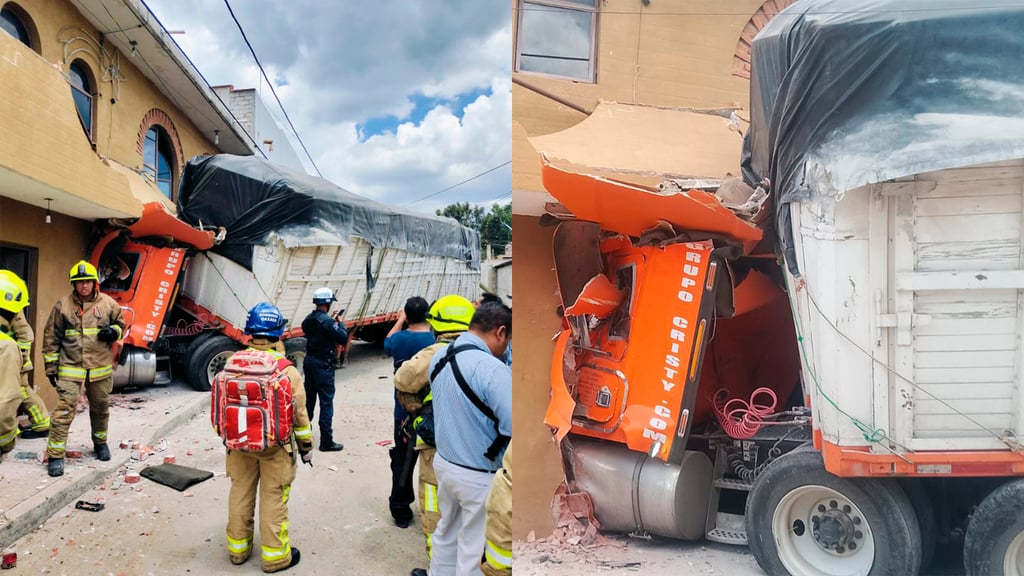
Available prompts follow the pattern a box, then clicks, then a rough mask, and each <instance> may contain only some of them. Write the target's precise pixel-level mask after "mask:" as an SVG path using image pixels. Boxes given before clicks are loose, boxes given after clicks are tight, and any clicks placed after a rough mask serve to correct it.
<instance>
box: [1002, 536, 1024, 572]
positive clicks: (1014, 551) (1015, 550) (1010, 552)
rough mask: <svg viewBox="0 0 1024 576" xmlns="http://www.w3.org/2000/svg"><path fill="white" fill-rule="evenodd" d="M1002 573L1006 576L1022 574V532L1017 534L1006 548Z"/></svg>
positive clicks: (1023, 550)
mask: <svg viewBox="0 0 1024 576" xmlns="http://www.w3.org/2000/svg"><path fill="white" fill-rule="evenodd" d="M1003 574H1005V575H1006V576H1021V575H1022V574H1024V532H1021V533H1020V534H1017V537H1016V538H1014V539H1013V540H1012V541H1011V542H1010V545H1009V546H1008V547H1007V548H1006V556H1004V557H1003Z"/></svg>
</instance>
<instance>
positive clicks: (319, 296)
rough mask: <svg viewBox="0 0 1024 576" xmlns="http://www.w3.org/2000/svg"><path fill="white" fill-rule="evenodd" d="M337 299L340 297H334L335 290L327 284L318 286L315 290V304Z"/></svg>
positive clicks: (328, 302) (327, 302)
mask: <svg viewBox="0 0 1024 576" xmlns="http://www.w3.org/2000/svg"><path fill="white" fill-rule="evenodd" d="M337 301H338V299H337V298H335V297H334V291H333V290H331V289H330V288H328V287H326V286H324V287H323V288H317V289H316V291H315V292H313V304H330V303H331V302H337Z"/></svg>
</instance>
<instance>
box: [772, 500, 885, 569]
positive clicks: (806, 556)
mask: <svg viewBox="0 0 1024 576" xmlns="http://www.w3.org/2000/svg"><path fill="white" fill-rule="evenodd" d="M772 535H773V537H774V539H775V543H776V546H777V548H778V552H779V560H780V561H782V564H783V566H785V567H786V569H787V570H788V571H789V573H790V574H793V575H794V576H811V575H815V574H834V575H836V576H845V575H854V574H867V573H868V572H869V571H870V570H871V565H872V564H873V562H874V558H875V541H874V537H873V535H872V533H871V527H870V526H868V522H867V518H865V517H864V514H863V513H862V512H861V511H860V509H859V508H857V506H856V505H854V503H853V502H851V501H850V500H849V499H848V498H846V497H845V496H843V495H842V494H840V493H839V492H836V491H835V490H832V489H831V488H826V487H824V486H799V487H797V488H794V489H793V490H792V491H790V492H789V493H788V494H786V495H785V497H783V498H782V500H781V501H779V505H778V506H776V507H775V513H774V515H773V516H772Z"/></svg>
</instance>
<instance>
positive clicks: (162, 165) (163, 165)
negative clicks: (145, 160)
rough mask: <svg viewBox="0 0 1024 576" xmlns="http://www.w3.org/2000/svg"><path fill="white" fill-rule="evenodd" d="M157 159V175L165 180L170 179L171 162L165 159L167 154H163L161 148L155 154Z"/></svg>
mask: <svg viewBox="0 0 1024 576" xmlns="http://www.w3.org/2000/svg"><path fill="white" fill-rule="evenodd" d="M157 159H158V162H157V176H158V177H159V178H160V179H161V180H165V179H166V180H170V179H171V164H170V162H168V161H167V155H166V154H164V152H163V150H161V151H160V153H159V154H157Z"/></svg>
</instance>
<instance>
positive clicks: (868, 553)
mask: <svg viewBox="0 0 1024 576" xmlns="http://www.w3.org/2000/svg"><path fill="white" fill-rule="evenodd" d="M745 516H746V530H747V541H748V543H749V545H750V550H751V552H753V554H754V558H755V559H757V563H758V564H759V565H760V566H761V569H763V570H764V571H765V572H767V573H768V574H770V575H771V576H784V575H787V574H790V575H793V576H816V575H819V574H835V575H847V574H849V575H853V574H871V575H883V574H884V575H892V576H897V575H899V576H903V575H910V574H917V572H918V569H919V568H920V565H921V534H920V531H919V529H918V525H917V517H916V516H915V515H914V508H913V506H912V505H911V504H910V500H909V499H908V498H907V495H906V494H905V493H904V492H903V490H902V489H901V488H900V487H899V485H898V484H897V483H896V482H895V481H893V480H887V479H866V478H840V477H838V476H834V475H832V474H830V473H829V472H827V471H826V470H825V464H824V462H823V461H822V458H821V454H819V453H818V452H816V451H809V450H798V451H794V452H790V453H788V454H785V455H783V456H781V457H780V458H779V459H778V460H776V461H775V462H772V463H771V464H770V465H768V467H767V468H766V469H765V470H764V472H762V473H761V474H760V475H759V476H758V477H757V478H756V479H755V480H754V485H753V487H752V488H751V491H750V494H749V496H748V498H747V507H746V514H745Z"/></svg>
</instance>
